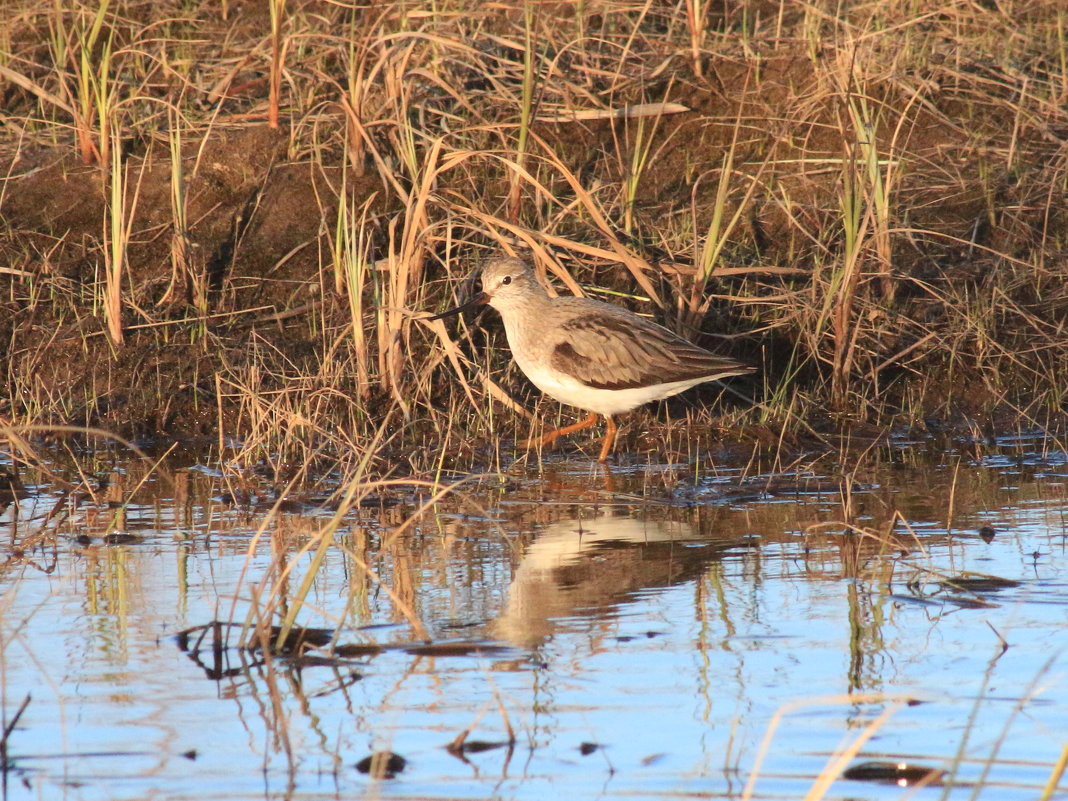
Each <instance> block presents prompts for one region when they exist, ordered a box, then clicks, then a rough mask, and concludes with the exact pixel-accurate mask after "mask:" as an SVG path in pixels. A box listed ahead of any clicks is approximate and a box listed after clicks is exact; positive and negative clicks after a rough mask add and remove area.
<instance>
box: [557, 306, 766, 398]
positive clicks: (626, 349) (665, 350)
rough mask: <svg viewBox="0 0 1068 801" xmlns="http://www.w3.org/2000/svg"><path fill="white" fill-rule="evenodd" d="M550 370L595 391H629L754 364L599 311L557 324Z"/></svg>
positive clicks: (649, 325) (641, 322) (722, 373)
mask: <svg viewBox="0 0 1068 801" xmlns="http://www.w3.org/2000/svg"><path fill="white" fill-rule="evenodd" d="M551 362H552V367H553V369H556V370H560V371H562V372H564V373H567V374H568V375H569V376H572V377H573V378H575V379H577V380H578V381H581V382H582V383H583V384H585V385H586V386H589V387H593V388H595V389H631V388H633V387H643V386H650V385H653V384H668V383H672V382H675V381H688V380H690V379H694V378H701V377H708V379H710V380H711V379H713V378H725V377H727V376H731V375H740V374H742V373H749V372H752V370H753V368H752V367H750V366H748V365H744V364H741V363H740V362H736V361H734V360H733V359H728V358H726V357H724V356H717V355H716V354H714V353H711V352H709V351H707V350H705V349H704V348H699V347H698V346H697V345H694V344H693V343H692V342H689V341H687V340H685V339H683V338H682V337H680V336H678V335H676V334H674V333H672V332H671V331H669V330H667V329H666V328H663V327H662V326H659V325H656V324H655V323H651V322H648V321H646V320H644V319H642V318H641V317H634V316H632V315H630V314H627V315H625V316H624V315H619V316H617V315H615V314H610V313H603V312H600V311H597V312H594V313H592V314H587V315H584V316H582V317H573V318H571V319H570V320H567V321H566V322H565V323H563V324H562V325H561V326H560V328H559V335H558V342H557V343H556V344H555V345H554V346H553V348H552V356H551Z"/></svg>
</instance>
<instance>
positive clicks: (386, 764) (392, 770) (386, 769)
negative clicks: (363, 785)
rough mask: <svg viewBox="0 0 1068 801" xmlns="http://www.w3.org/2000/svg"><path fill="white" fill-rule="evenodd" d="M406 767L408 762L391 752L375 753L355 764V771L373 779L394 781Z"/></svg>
mask: <svg viewBox="0 0 1068 801" xmlns="http://www.w3.org/2000/svg"><path fill="white" fill-rule="evenodd" d="M407 766H408V760H407V759H405V758H404V757H402V756H401V755H400V754H394V753H393V752H392V751H375V752H374V753H373V754H369V755H368V756H365V757H364V758H363V759H361V760H360V761H359V762H357V763H356V770H358V771H359V772H360V773H366V774H367V775H369V776H371V777H373V778H375V779H394V778H396V776H397V774H398V773H400V772H401V771H403V770H404V769H405V768H406V767H407Z"/></svg>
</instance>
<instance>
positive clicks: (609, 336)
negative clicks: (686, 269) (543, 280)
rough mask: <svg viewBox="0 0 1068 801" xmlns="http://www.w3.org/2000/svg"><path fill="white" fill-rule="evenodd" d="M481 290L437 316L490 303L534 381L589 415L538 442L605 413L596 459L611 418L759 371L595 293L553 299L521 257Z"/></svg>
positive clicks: (488, 270)
mask: <svg viewBox="0 0 1068 801" xmlns="http://www.w3.org/2000/svg"><path fill="white" fill-rule="evenodd" d="M481 272H482V291H481V292H479V293H478V294H476V295H475V296H474V297H472V298H471V299H470V300H468V301H467V302H466V303H463V304H462V305H460V306H457V307H456V308H454V309H449V310H448V311H446V312H442V313H441V314H437V315H434V316H433V317H429V318H427V319H429V320H439V319H441V318H442V317H449V316H451V315H453V314H459V313H460V312H462V311H464V310H466V309H469V308H472V307H475V306H483V305H487V304H488V305H490V306H492V307H493V308H494V309H496V310H497V311H498V312H500V315H501V318H502V319H503V321H504V332H505V334H506V335H507V337H508V347H510V348H511V349H512V357H513V358H514V359H515V361H516V364H518V365H519V369H520V370H522V371H523V373H524V374H526V376H527V378H529V379H530V381H531V383H533V384H534V386H536V387H537V388H538V389H540V390H541V391H542V392H544V393H545V394H546V395H549V396H550V397H553V398H556V400H558V401H560V402H561V403H566V404H568V405H569V406H576V407H578V408H579V409H585V410H586V411H588V412H589V413H590V414H589V416H588V417H587V418H586V419H585V420H583V421H581V422H579V423H575V424H574V425H570V426H566V427H564V428H561V429H558V430H556V431H551V432H549V433H548V434H546V435H544V436H543V437H541V438H540V440H532V441H528V442H527V443H526V444H527V445H528V446H529V445H532V444H535V443H539V442H540V444H541V445H543V446H545V445H552V444H553V443H555V442H556V440H557V438H559V437H561V436H563V435H564V434H572V433H574V432H576V431H581V430H582V429H584V428H589V427H590V426H592V425H594V424H595V423H596V422H597V416H598V415H601V416H603V417H604V418H605V437H604V443H603V444H602V446H601V455H600V457H598V460H599V461H601V462H604V461H606V460H607V459H608V453H609V451H610V450H611V449H612V444H613V443H614V442H615V438H616V423H615V421H614V420H613V419H612V418H613V415H617V414H622V413H623V412H629V411H630V410H631V409H634V408H637V407H638V406H641V405H642V404H643V403H649V402H650V401H654V400H659V399H661V398H667V397H670V396H671V395H675V394H677V393H679V392H682V391H683V390H686V389H689V388H690V387H693V386H696V385H697V384H703V383H704V382H705V381H715V380H717V379H720V378H726V377H727V376H732V375H741V374H742V373H750V372H752V371H753V370H754V369H755V368H753V367H750V366H749V365H745V364H741V363H740V362H736V361H734V360H733V359H728V358H725V357H723V356H717V355H716V354H714V353H711V352H709V351H707V350H705V349H704V348H699V347H698V346H697V345H694V344H693V343H692V342H689V341H687V340H685V339H683V338H682V337H680V336H678V335H677V334H675V333H673V332H671V331H669V330H668V329H666V328H664V327H663V326H660V325H657V324H656V323H653V322H650V321H649V320H646V319H644V318H642V317H639V316H638V315H637V314H634V313H633V312H631V311H628V310H627V309H621V308H619V307H618V306H612V305H611V304H609V303H604V302H602V301H599V300H594V299H592V298H579V297H559V298H553V297H550V296H549V294H548V293H547V292H546V291H545V289H544V287H542V285H541V284H539V283H538V280H537V278H536V277H535V275H534V271H533V270H532V269H531V268H530V267H529V266H528V265H527V264H526V263H525V262H524V261H522V260H521V259H517V258H513V257H510V256H500V257H496V258H492V259H489V260H488V261H486V262H485V264H483V266H482V270H481Z"/></svg>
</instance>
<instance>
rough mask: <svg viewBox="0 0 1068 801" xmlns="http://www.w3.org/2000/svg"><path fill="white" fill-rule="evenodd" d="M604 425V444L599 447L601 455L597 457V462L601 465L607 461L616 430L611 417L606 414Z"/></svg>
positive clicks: (614, 440) (614, 422)
mask: <svg viewBox="0 0 1068 801" xmlns="http://www.w3.org/2000/svg"><path fill="white" fill-rule="evenodd" d="M604 423H605V427H604V444H603V445H602V446H601V455H600V456H598V457H597V461H598V462H601V463H602V464H603V463H604V462H607V461H608V452H609V451H611V450H612V446H613V445H614V444H615V442H616V431H617V430H618V429H617V428H616V421H615V420H613V419H612V415H610V414H606V415H605V417H604Z"/></svg>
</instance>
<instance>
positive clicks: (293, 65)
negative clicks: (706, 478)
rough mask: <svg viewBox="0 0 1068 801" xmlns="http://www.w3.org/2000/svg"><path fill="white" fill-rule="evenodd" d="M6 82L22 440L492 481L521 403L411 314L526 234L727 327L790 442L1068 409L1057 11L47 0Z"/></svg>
mask: <svg viewBox="0 0 1068 801" xmlns="http://www.w3.org/2000/svg"><path fill="white" fill-rule="evenodd" d="M272 15H273V16H272ZM272 20H273V22H272ZM0 80H2V81H3V83H2V84H0V90H2V95H0V103H2V107H0V108H2V111H3V115H4V117H3V119H4V126H3V128H2V129H0V164H2V166H3V180H2V183H0V212H2V226H3V227H2V230H0V252H2V253H3V254H4V257H5V258H4V262H3V267H2V268H0V281H2V282H3V285H4V294H5V297H4V300H3V303H4V307H5V308H4V313H3V315H2V319H0V332H2V334H3V336H2V338H0V341H2V342H3V345H2V346H0V347H2V348H3V349H4V357H5V358H4V364H5V365H6V368H5V376H4V378H5V383H6V386H7V392H6V393H5V394H6V398H5V401H4V403H3V406H2V407H0V415H2V416H3V418H4V419H5V420H7V421H8V422H13V423H19V424H25V423H44V424H79V425H100V426H106V427H110V428H113V429H116V430H119V431H121V432H123V433H126V434H130V435H155V434H158V433H160V432H163V433H167V434H174V433H178V434H184V435H203V436H205V437H207V438H208V439H210V440H211V441H219V442H223V438H224V437H239V438H240V439H241V442H242V451H241V453H242V454H243V455H242V458H245V459H248V460H253V459H260V458H266V459H268V460H270V461H271V462H272V463H274V464H276V465H277V466H278V467H279V469H280V470H281V469H282V463H283V462H287V461H290V460H296V461H298V462H299V461H301V460H304V459H308V458H311V457H312V455H314V454H323V453H334V454H338V453H342V454H344V453H349V454H357V456H356V457H355V458H357V459H359V458H362V451H363V450H365V449H367V448H370V447H374V448H375V449H376V458H378V459H380V460H381V462H382V464H381V465H380V466H381V467H382V469H387V468H388V467H389V466H393V467H396V466H397V465H401V466H406V467H407V466H411V467H415V468H417V469H427V468H440V467H442V466H445V465H447V464H452V463H456V464H461V465H462V464H471V463H482V464H486V463H491V462H492V461H493V459H495V458H497V457H496V454H498V453H499V452H500V448H499V442H498V437H504V438H505V439H507V438H509V437H510V436H511V435H512V434H513V433H515V432H516V429H517V427H518V428H520V429H523V431H522V432H520V436H523V435H525V433H526V431H525V429H526V428H527V423H525V422H524V421H523V420H522V419H521V417H519V416H517V415H516V414H514V413H513V411H510V410H507V409H505V407H503V406H501V405H499V404H497V403H496V400H494V399H497V400H500V399H502V398H503V399H506V398H507V392H506V390H508V391H511V390H514V389H515V388H516V387H517V386H520V385H521V381H520V380H519V379H518V378H517V376H516V375H515V373H514V371H512V372H506V373H505V374H504V375H503V376H501V375H500V374H498V373H497V372H496V371H497V370H498V369H499V368H500V366H501V365H503V364H505V363H506V359H507V356H506V354H503V353H501V349H499V348H498V349H496V350H494V351H493V352H492V355H491V356H490V357H488V360H487V356H486V353H487V351H486V350H485V349H484V347H482V346H484V345H485V344H486V341H485V339H484V338H483V337H482V335H481V334H478V335H476V336H475V337H473V338H472V339H471V340H467V339H464V338H461V337H458V336H457V334H456V333H455V331H453V330H447V329H445V328H442V327H439V326H437V325H429V324H425V323H422V322H420V321H419V320H418V319H417V318H418V316H419V314H420V313H421V312H423V311H429V310H437V309H439V308H440V307H441V305H442V304H444V303H446V302H449V300H450V299H452V297H453V296H454V293H455V292H456V291H457V289H458V287H460V285H461V281H462V280H463V278H464V277H465V276H466V275H467V274H468V272H469V271H470V269H471V267H472V266H473V265H474V264H475V262H476V261H477V259H478V258H479V256H480V255H482V254H483V253H485V252H488V251H491V250H498V249H505V250H513V251H517V252H522V253H525V254H527V255H528V256H530V257H531V258H532V259H533V261H534V262H535V263H536V264H537V266H538V268H539V269H541V270H544V271H545V272H547V273H548V274H550V275H552V276H555V278H556V279H558V282H559V284H560V285H562V286H563V287H566V289H563V290H561V291H568V290H575V289H578V288H579V286H580V285H581V284H585V285H587V286H589V285H597V286H601V287H609V288H611V289H613V290H614V291H617V292H622V293H623V294H624V295H625V296H628V297H630V298H631V302H632V304H633V305H634V306H635V307H636V308H640V309H644V310H646V311H649V312H651V313H654V314H656V315H657V316H659V317H660V318H661V319H663V320H664V321H666V322H667V323H668V324H671V325H676V326H677V327H679V328H680V330H683V331H685V332H687V333H688V334H690V335H691V336H695V337H698V338H702V339H704V340H706V341H707V340H709V339H712V338H729V339H730V349H731V351H732V352H733V353H735V354H737V355H739V356H741V357H743V358H749V359H751V360H753V361H754V362H758V363H760V365H761V368H762V378H761V379H760V381H759V384H760V386H759V388H758V389H757V390H755V391H754V394H755V395H756V396H757V398H758V400H760V401H761V403H760V405H758V406H756V407H754V409H753V410H752V411H751V412H750V413H748V414H743V415H740V417H739V419H738V420H735V421H732V427H737V428H739V429H741V430H754V429H755V430H757V431H764V432H766V433H765V434H764V435H763V436H768V437H769V439H770V440H771V441H773V442H781V441H782V440H783V438H784V436H786V435H789V434H791V432H799V431H804V430H805V425H810V426H813V427H815V428H817V429H821V430H824V431H828V430H831V429H833V428H834V422H835V421H836V420H846V421H849V422H850V424H855V423H856V422H857V421H865V422H867V423H870V424H873V425H874V426H876V427H882V426H886V425H889V424H894V423H903V424H906V425H914V424H917V422H918V421H919V420H921V419H922V418H924V417H928V418H930V417H937V418H944V419H948V420H949V421H951V422H962V423H963V424H965V427H966V428H968V427H972V428H975V427H978V428H979V429H982V428H983V426H990V427H993V428H994V429H995V430H996V428H997V427H999V426H1003V425H1006V424H1008V423H1010V422H1011V423H1014V424H1017V425H1020V426H1051V425H1052V424H1053V421H1055V420H1059V419H1060V418H1061V417H1062V416H1063V413H1064V411H1065V404H1066V399H1065V395H1064V392H1065V384H1064V380H1063V365H1064V364H1065V363H1066V361H1068V353H1066V350H1068V337H1066V336H1065V319H1066V309H1068V296H1066V289H1065V286H1066V283H1065V278H1066V273H1068V270H1066V267H1065V258H1064V253H1065V252H1066V245H1068V243H1066V237H1065V233H1064V232H1065V231H1066V230H1068V228H1066V225H1065V219H1064V214H1065V212H1064V204H1063V195H1064V184H1065V179H1066V158H1065V154H1066V153H1068V149H1066V145H1065V143H1066V141H1068V112H1066V109H1068V102H1066V101H1068V15H1066V14H1065V13H1064V12H1063V10H1062V9H1061V5H1060V3H1058V2H1056V0H1033V1H1032V2H1010V3H1008V4H1006V3H1000V4H996V5H995V4H983V3H975V2H964V1H960V2H953V3H949V4H946V3H937V4H936V3H920V4H916V3H876V4H854V5H848V6H844V7H837V6H826V7H824V6H820V5H811V4H800V3H787V2H785V0H780V2H746V3H741V4H733V5H730V6H729V7H728V10H727V11H726V12H724V11H723V7H721V6H712V7H710V6H709V4H704V3H696V2H679V3H675V4H667V5H655V4H645V3H627V2H616V3H555V4H537V5H536V4H529V5H523V4H518V3H517V4H511V5H510V4H490V5H486V4H476V3H455V4H445V5H440V4H439V5H436V6H434V7H433V9H431V8H430V7H427V6H421V5H408V6H403V5H385V6H383V5H378V4H373V5H370V6H368V7H348V6H345V5H343V4H335V3H327V2H321V1H320V0H288V1H287V2H280V1H279V0H257V1H256V2H248V3H244V4H240V5H238V4H223V5H222V6H217V5H210V6H204V7H196V8H194V7H190V6H189V5H188V4H186V3H179V2H173V1H172V2H153V3H148V2H143V1H135V0H111V2H106V1H104V0H101V2H97V3H95V4H85V3H73V4H71V3H67V4H63V7H62V8H60V7H59V6H57V5H56V4H53V3H51V2H46V1H45V0H15V2H14V3H13V4H12V8H11V9H10V11H9V12H8V20H7V24H6V26H5V29H4V31H3V33H2V34H0ZM276 124H277V130H274V126H275V125H276ZM639 298H645V299H646V300H641V299H639ZM621 302H622V301H621ZM491 328H492V326H491ZM491 338H492V337H491ZM495 339H496V341H498V342H499V338H495ZM502 388H504V389H502ZM747 391H748V390H747ZM520 399H521V398H520ZM528 405H529V404H528ZM549 408H554V407H549ZM502 409H503V412H502ZM826 410H832V411H834V412H835V415H832V416H828V415H826V414H823V412H825V411H826ZM816 413H819V415H818V418H817V419H818V421H819V424H818V425H817V424H814V423H811V422H810V421H811V420H813V419H814V418H815V417H816ZM709 421H710V418H708V417H707V415H705V416H701V415H698V416H697V418H696V424H700V425H707V424H708V423H709ZM828 421H829V422H828ZM422 446H426V448H425V449H424V448H423V447H422ZM443 450H444V451H448V453H449V456H448V457H444V456H442V455H441V454H442V451H443ZM505 452H507V447H505ZM413 454H415V455H414V456H413Z"/></svg>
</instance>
